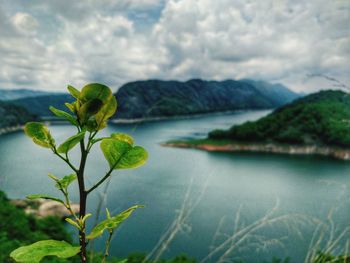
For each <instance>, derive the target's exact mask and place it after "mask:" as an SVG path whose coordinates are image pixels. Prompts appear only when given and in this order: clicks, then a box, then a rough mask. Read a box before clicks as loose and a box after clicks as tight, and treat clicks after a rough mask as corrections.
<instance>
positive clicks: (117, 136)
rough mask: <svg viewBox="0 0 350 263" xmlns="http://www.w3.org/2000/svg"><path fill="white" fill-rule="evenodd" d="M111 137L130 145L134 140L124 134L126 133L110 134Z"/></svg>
mask: <svg viewBox="0 0 350 263" xmlns="http://www.w3.org/2000/svg"><path fill="white" fill-rule="evenodd" d="M111 137H112V138H113V139H116V140H120V141H123V142H127V143H128V144H130V145H133V144H134V139H133V138H132V137H131V136H130V135H129V134H126V133H112V134H111Z"/></svg>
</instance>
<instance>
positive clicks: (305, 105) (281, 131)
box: [209, 90, 350, 147]
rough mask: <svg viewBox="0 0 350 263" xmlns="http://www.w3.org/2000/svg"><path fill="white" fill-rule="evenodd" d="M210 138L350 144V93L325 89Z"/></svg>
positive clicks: (214, 133)
mask: <svg viewBox="0 0 350 263" xmlns="http://www.w3.org/2000/svg"><path fill="white" fill-rule="evenodd" d="M209 138H210V139H226V140H227V139H228V140H234V141H243V142H260V143H261V142H276V143H288V144H303V145H305V144H312V145H315V144H316V145H332V146H340V147H348V146H350V94H348V93H345V92H343V91H339V90H337V91H336V90H326V91H320V92H318V93H314V94H311V95H308V96H306V97H304V98H301V99H298V100H296V101H294V102H292V103H290V104H288V105H285V106H283V107H280V108H278V109H277V110H275V111H274V112H272V113H271V114H269V115H268V116H266V117H264V118H261V119H259V120H258V121H254V122H246V123H244V124H241V125H235V126H233V127H231V128H230V129H229V130H215V131H212V132H211V133H209Z"/></svg>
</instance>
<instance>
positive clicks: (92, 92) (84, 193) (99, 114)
mask: <svg viewBox="0 0 350 263" xmlns="http://www.w3.org/2000/svg"><path fill="white" fill-rule="evenodd" d="M68 91H69V93H70V94H71V95H72V96H73V97H74V98H75V101H74V102H73V103H65V105H66V107H67V108H68V109H69V111H70V112H71V113H68V112H66V111H62V110H59V109H56V108H54V107H50V110H51V111H52V112H53V114H55V115H56V116H57V117H60V118H64V119H66V120H67V121H68V122H69V123H70V124H71V125H73V126H75V127H76V129H77V132H76V134H75V135H73V136H71V137H69V138H68V139H66V140H65V141H64V142H63V143H62V144H60V145H57V144H56V142H55V140H54V138H53V137H52V135H51V133H50V131H49V129H48V128H47V127H46V126H45V125H44V124H43V123H40V122H29V123H27V124H26V125H25V128H24V131H25V134H26V135H28V136H29V137H30V138H32V140H33V142H34V143H36V144H38V145H40V146H42V147H44V148H48V149H50V150H51V151H52V153H53V154H55V155H56V156H58V157H59V158H60V159H61V160H62V161H64V162H65V163H66V164H67V165H68V166H69V167H70V169H71V170H72V173H71V174H69V175H66V176H64V177H63V178H58V177H56V176H55V175H53V174H49V177H50V178H51V179H52V180H53V182H54V183H55V187H56V188H58V189H59V190H60V192H61V193H62V194H63V199H60V198H56V197H51V196H49V195H45V194H36V195H30V196H28V197H27V198H29V199H36V198H44V199H49V200H53V201H56V202H59V203H61V204H62V205H64V206H65V207H66V208H67V210H68V211H69V212H70V214H71V218H67V219H66V221H67V222H68V223H70V224H71V225H73V226H74V227H75V228H76V229H77V232H78V233H79V246H73V245H71V244H69V243H67V242H65V241H60V240H42V241H39V242H36V243H34V244H31V245H28V246H23V247H20V248H18V249H16V250H14V251H13V252H12V253H11V254H10V256H11V257H12V258H13V259H14V260H15V261H17V262H23V263H26V262H28V263H29V262H30V263H36V262H40V260H41V259H42V258H44V257H45V256H57V257H59V258H69V257H72V256H75V255H77V254H79V255H80V259H81V262H82V263H85V262H87V251H86V246H87V243H88V240H92V239H95V238H98V237H100V236H101V235H102V234H103V233H104V232H108V235H109V236H108V239H107V241H106V249H105V252H104V257H103V261H102V262H105V261H106V258H107V256H108V251H109V246H110V242H111V239H112V235H113V233H114V231H115V229H116V228H117V227H118V226H119V225H120V224H121V223H122V222H123V221H124V220H125V219H127V218H128V217H129V216H130V215H131V214H132V213H133V211H134V210H136V209H137V208H140V207H142V206H140V205H135V206H132V207H130V208H129V209H127V210H125V211H123V212H121V213H120V214H117V215H114V216H112V215H111V214H110V212H109V211H108V209H106V211H107V218H106V219H105V220H103V221H102V222H100V223H98V224H97V225H96V226H95V227H94V228H93V229H92V230H91V232H90V233H87V229H86V221H87V219H88V218H89V217H90V216H91V214H90V213H87V211H86V206H87V197H88V195H89V194H91V193H92V192H93V191H94V190H95V189H96V188H97V187H99V186H100V185H101V184H102V183H103V182H105V180H106V179H108V178H109V177H110V176H111V175H112V172H113V171H114V170H117V169H131V168H137V167H139V166H141V165H143V164H144V163H145V162H146V160H147V157H148V154H147V151H146V150H145V149H144V148H142V147H141V146H134V140H133V138H132V137H131V136H130V135H128V134H123V133H113V134H111V135H110V137H102V138H97V137H96V135H97V134H98V132H99V131H100V130H102V129H104V128H106V127H107V121H108V119H109V118H111V117H112V116H113V115H114V114H115V112H116V109H117V101H116V98H115V97H114V95H113V93H112V91H111V90H110V88H108V87H107V86H105V85H102V84H98V83H92V84H88V85H86V86H84V87H83V88H82V90H81V91H79V90H77V89H75V88H74V87H72V86H68ZM97 143H99V144H100V148H101V150H102V153H103V155H104V157H105V159H106V160H107V162H108V164H109V168H108V171H107V172H106V174H105V175H104V176H102V177H101V179H100V180H98V181H97V182H96V183H95V184H94V185H93V186H91V187H90V188H87V187H86V185H85V165H86V163H87V158H88V155H89V153H90V151H91V149H92V147H93V146H94V145H95V144H97ZM77 145H79V146H80V162H79V164H78V165H76V164H74V163H73V162H72V161H71V159H70V154H69V152H70V150H72V149H73V148H74V147H75V146H77ZM75 180H77V181H78V185H79V198H80V200H79V214H76V213H75V212H74V210H73V209H72V208H71V203H70V198H69V191H68V187H69V185H70V184H71V183H72V182H74V181H75Z"/></svg>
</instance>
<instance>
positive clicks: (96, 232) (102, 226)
mask: <svg viewBox="0 0 350 263" xmlns="http://www.w3.org/2000/svg"><path fill="white" fill-rule="evenodd" d="M142 207H143V206H142V205H135V206H132V207H130V208H129V209H127V210H125V211H123V212H121V213H120V214H118V215H116V216H113V217H111V218H107V219H106V220H104V221H102V222H101V223H99V224H98V225H97V226H95V227H94V228H93V229H92V231H91V233H90V234H89V235H88V236H87V237H86V238H87V239H94V238H96V237H99V236H101V235H102V234H103V232H104V231H105V230H114V229H115V228H117V227H118V226H119V225H120V224H121V223H122V222H123V221H124V220H125V219H127V218H128V217H129V216H130V215H131V214H132V212H134V211H135V210H136V209H137V208H142Z"/></svg>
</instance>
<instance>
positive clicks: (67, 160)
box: [52, 148, 78, 173]
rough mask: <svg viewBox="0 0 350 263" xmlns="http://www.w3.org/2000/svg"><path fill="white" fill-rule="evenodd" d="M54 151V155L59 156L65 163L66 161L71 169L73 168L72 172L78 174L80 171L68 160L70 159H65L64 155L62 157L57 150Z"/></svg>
mask: <svg viewBox="0 0 350 263" xmlns="http://www.w3.org/2000/svg"><path fill="white" fill-rule="evenodd" d="M52 151H53V153H54V154H55V155H57V156H58V157H59V158H60V159H62V160H63V161H65V162H66V163H67V164H68V165H69V167H70V168H72V170H73V171H74V172H76V173H77V172H78V169H77V168H75V167H74V165H73V164H72V163H71V162H70V161H69V159H68V158H64V157H63V156H62V155H60V154H59V153H58V152H57V150H56V148H53V149H52Z"/></svg>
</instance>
